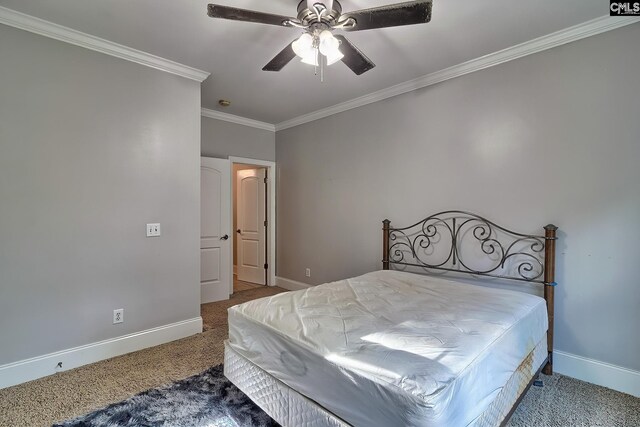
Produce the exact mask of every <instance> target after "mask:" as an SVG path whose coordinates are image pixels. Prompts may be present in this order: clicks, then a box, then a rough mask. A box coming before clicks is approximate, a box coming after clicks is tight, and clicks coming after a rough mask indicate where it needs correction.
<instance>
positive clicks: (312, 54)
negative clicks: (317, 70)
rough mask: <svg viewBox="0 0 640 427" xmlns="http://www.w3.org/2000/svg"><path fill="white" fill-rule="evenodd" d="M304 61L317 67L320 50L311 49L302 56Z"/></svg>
mask: <svg viewBox="0 0 640 427" xmlns="http://www.w3.org/2000/svg"><path fill="white" fill-rule="evenodd" d="M302 62H304V63H305V64H309V65H313V66H316V67H317V66H318V65H319V64H318V51H317V50H316V49H313V48H311V49H309V51H308V52H307V54H305V56H303V57H302Z"/></svg>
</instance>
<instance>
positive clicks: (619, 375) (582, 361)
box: [553, 351, 640, 397]
mask: <svg viewBox="0 0 640 427" xmlns="http://www.w3.org/2000/svg"><path fill="white" fill-rule="evenodd" d="M553 370H554V371H556V372H558V373H559V374H562V375H566V376H568V377H573V378H577V379H579V380H582V381H587V382H590V383H593V384H597V385H600V386H603V387H608V388H611V389H613V390H618V391H621V392H623V393H628V394H630V395H632V396H636V397H640V372H638V371H634V370H632V369H627V368H623V367H621V366H616V365H612V364H609V363H605V362H600V361H599V360H594V359H589V358H586V357H582V356H577V355H575V354H571V353H565V352H564V351H554V352H553Z"/></svg>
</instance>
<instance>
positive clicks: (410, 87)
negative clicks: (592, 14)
mask: <svg viewBox="0 0 640 427" xmlns="http://www.w3.org/2000/svg"><path fill="white" fill-rule="evenodd" d="M639 21H640V18H638V17H633V16H632V17H616V16H603V17H600V18H596V19H593V20H591V21H587V22H584V23H582V24H579V25H575V26H573V27H569V28H566V29H564V30H560V31H557V32H555V33H552V34H548V35H546V36H543V37H539V38H537V39H533V40H530V41H528V42H525V43H522V44H519V45H516V46H512V47H509V48H506V49H503V50H500V51H498V52H494V53H490V54H488V55H485V56H481V57H479V58H476V59H472V60H471V61H467V62H463V63H462V64H458V65H454V66H453V67H449V68H445V69H444V70H440V71H436V72H434V73H431V74H427V75H424V76H422V77H418V78H417V79H414V80H409V81H406V82H404V83H400V84H397V85H394V86H391V87H388V88H386V89H382V90H379V91H376V92H373V93H370V94H368V95H364V96H361V97H358V98H354V99H351V100H349V101H346V102H342V103H340V104H336V105H334V106H332V107H328V108H323V109H321V110H317V111H314V112H312V113H309V114H304V115H302V116H298V117H294V118H293V119H290V120H286V121H284V122H282V123H278V124H276V126H275V127H276V131H281V130H284V129H289V128H292V127H295V126H299V125H301V124H304V123H308V122H312V121H315V120H319V119H322V118H325V117H328V116H331V115H334V114H338V113H341V112H343V111H348V110H351V109H353V108H358V107H362V106H363V105H367V104H371V103H373V102H377V101H382V100H383V99H387V98H391V97H393V96H397V95H401V94H403V93H407V92H411V91H414V90H417V89H421V88H424V87H427V86H431V85H434V84H436V83H441V82H444V81H446V80H450V79H454V78H456V77H460V76H463V75H465V74H469V73H473V72H475V71H480V70H483V69H485V68H489V67H493V66H496V65H499V64H502V63H505V62H508V61H513V60H514V59H518V58H522V57H523V56H527V55H532V54H534V53H538V52H542V51H544V50H547V49H551V48H554V47H556V46H561V45H563V44H567V43H571V42H574V41H576V40H580V39H584V38H586V37H591V36H595V35H596V34H600V33H604V32H606V31H611V30H614V29H616V28H620V27H624V26H625V25H630V24H633V23H635V22H639Z"/></svg>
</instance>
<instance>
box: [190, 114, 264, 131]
mask: <svg viewBox="0 0 640 427" xmlns="http://www.w3.org/2000/svg"><path fill="white" fill-rule="evenodd" d="M200 114H201V115H202V116H203V117H209V118H210V119H217V120H222V121H225V122H230V123H236V124H238V125H243V126H249V127H252V128H257V129H262V130H268V131H269V132H275V131H276V125H272V124H271V123H266V122H260V121H258V120H253V119H248V118H246V117H242V116H234V115H233V114H228V113H223V112H222V111H216V110H210V109H208V108H203V109H202V111H201V113H200Z"/></svg>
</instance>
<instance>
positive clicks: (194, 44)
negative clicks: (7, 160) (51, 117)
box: [0, 0, 608, 123]
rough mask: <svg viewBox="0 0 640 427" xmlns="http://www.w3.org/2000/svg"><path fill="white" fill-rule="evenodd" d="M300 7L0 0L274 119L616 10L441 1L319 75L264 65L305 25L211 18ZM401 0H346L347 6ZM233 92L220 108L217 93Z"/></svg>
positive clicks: (571, 3)
mask: <svg viewBox="0 0 640 427" xmlns="http://www.w3.org/2000/svg"><path fill="white" fill-rule="evenodd" d="M213 1H215V2H217V3H219V4H224V5H228V6H234V7H240V8H245V9H254V10H259V11H264V12H269V13H276V14H282V15H288V16H295V12H296V6H297V4H298V0H270V1H268V2H267V1H264V0H262V1H259V0H212V1H207V0H190V1H176V0H0V5H1V6H5V7H7V8H10V9H13V10H16V11H19V12H23V13H26V14H28V15H32V16H35V17H38V18H41V19H45V20H47V21H51V22H54V23H56V24H60V25H64V26H67V27H70V28H73V29H75V30H79V31H82V32H85V33H88V34H91V35H95V36H98V37H102V38H104V39H107V40H111V41H113V42H116V43H120V44H123V45H126V46H129V47H132V48H135V49H139V50H142V51H145V52H148V53H151V54H154V55H157V56H161V57H164V58H167V59H171V60H173V61H176V62H179V63H182V64H185V65H189V66H191V67H195V68H199V69H201V70H204V71H208V72H210V73H211V76H210V77H209V78H208V79H207V80H206V81H205V82H204V83H203V86H202V106H203V107H205V108H210V109H214V110H221V111H224V112H226V113H230V114H235V115H239V116H244V117H248V118H251V119H255V120H260V121H264V122H268V123H280V122H283V121H285V120H289V119H291V118H294V117H297V116H300V115H302V114H306V113H310V112H313V111H316V110H319V109H322V108H326V107H329V106H332V105H335V104H338V103H341V102H344V101H347V100H350V99H353V98H356V97H359V96H362V95H365V94H368V93H371V92H374V91H377V90H380V89H384V88H387V87H389V86H392V85H395V84H398V83H401V82H404V81H407V80H411V79H414V78H416V77H419V76H422V75H425V74H429V73H432V72H435V71H439V70H442V69H444V68H447V67H450V66H453V65H456V64H460V63H462V62H465V61H468V60H471V59H474V58H478V57H480V56H483V55H486V54H489V53H493V52H496V51H498V50H501V49H504V48H507V47H510V46H513V45H517V44H520V43H523V42H526V41H529V40H532V39H534V38H537V37H541V36H544V35H547V34H550V33H553V32H555V31H559V30H562V29H564V28H567V27H570V26H573V25H577V24H580V23H583V22H585V21H589V20H591V19H594V18H597V17H600V16H603V15H608V3H607V2H604V1H603V0H535V1H525V0H483V1H476V0H434V5H433V16H432V20H431V22H430V23H429V24H425V25H415V26H407V27H396V28H388V29H382V30H370V31H362V32H353V33H350V34H347V37H348V38H349V39H350V40H351V41H352V42H353V43H354V44H356V45H357V46H358V47H359V48H360V49H361V50H362V51H363V52H364V53H365V54H366V55H367V56H368V57H369V58H371V60H372V61H373V62H374V63H375V64H376V65H377V67H376V68H374V69H373V70H372V71H369V72H368V73H365V74H363V75H362V76H356V75H355V74H353V73H352V72H351V71H350V70H349V69H348V68H347V67H346V66H344V65H343V64H341V63H338V64H335V65H333V66H331V67H330V68H329V69H328V71H327V74H326V81H325V82H324V83H320V79H319V77H318V76H315V75H314V72H313V68H312V67H310V66H308V65H304V64H302V63H299V62H298V61H297V60H294V61H292V62H291V63H290V64H289V65H288V66H287V67H285V68H284V70H283V71H281V72H279V73H273V72H264V71H262V70H261V69H262V67H263V66H264V65H265V64H266V63H267V62H268V61H269V60H270V59H271V58H272V57H273V56H275V54H276V53H278V52H279V51H280V50H282V48H283V47H284V46H285V45H287V44H288V43H290V42H291V41H293V40H294V39H295V38H296V37H298V36H299V35H300V30H294V29H289V28H284V27H283V28H280V27H275V26H269V25H260V24H251V23H244V22H232V21H223V20H216V19H211V18H209V17H208V16H207V13H206V5H207V3H210V2H213ZM399 1H400V0H343V1H342V2H341V3H342V7H343V9H344V11H351V10H357V9H363V8H368V7H375V6H381V5H385V4H389V3H396V2H399ZM221 98H224V99H230V100H231V101H232V106H231V107H229V108H225V109H222V108H221V107H219V106H218V104H217V101H218V100H219V99H221Z"/></svg>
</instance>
